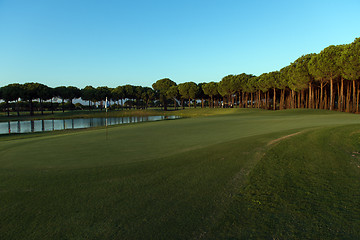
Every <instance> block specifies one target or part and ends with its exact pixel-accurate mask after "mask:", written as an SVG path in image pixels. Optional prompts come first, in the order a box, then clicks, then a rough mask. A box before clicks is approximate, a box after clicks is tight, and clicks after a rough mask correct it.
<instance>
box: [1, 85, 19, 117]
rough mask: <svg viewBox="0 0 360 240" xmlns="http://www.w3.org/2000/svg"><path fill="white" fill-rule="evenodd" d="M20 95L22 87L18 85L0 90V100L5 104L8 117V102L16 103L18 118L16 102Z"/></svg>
mask: <svg viewBox="0 0 360 240" xmlns="http://www.w3.org/2000/svg"><path fill="white" fill-rule="evenodd" d="M21 93H22V87H21V85H20V84H18V83H13V84H9V85H7V86H4V87H2V88H1V99H3V100H4V101H5V103H6V109H7V115H8V116H10V110H9V102H11V101H16V109H17V114H18V116H19V115H20V113H19V107H18V100H19V98H20V96H21Z"/></svg>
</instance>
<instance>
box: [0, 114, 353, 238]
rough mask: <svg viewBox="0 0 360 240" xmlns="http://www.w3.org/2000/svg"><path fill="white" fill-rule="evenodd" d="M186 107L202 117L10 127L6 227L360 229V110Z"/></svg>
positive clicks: (204, 232)
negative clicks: (69, 127)
mask: <svg viewBox="0 0 360 240" xmlns="http://www.w3.org/2000/svg"><path fill="white" fill-rule="evenodd" d="M182 111H189V112H188V113H186V114H187V116H192V117H193V118H185V119H178V120H171V121H161V122H148V123H140V124H130V125H122V126H115V127H111V128H109V129H108V138H107V140H106V130H105V129H94V130H79V131H65V132H57V133H45V134H26V135H23V136H15V137H14V136H3V137H1V138H0V216H1V218H0V235H1V236H2V238H4V239H46V238H48V239H192V238H193V239H199V238H204V239H273V238H275V239H314V238H315V239H316V238H323V239H324V238H327V239H334V238H337V239H357V238H359V237H360V232H359V230H358V228H357V226H359V223H360V222H359V219H360V217H359V216H360V214H359V213H360V212H359V209H360V208H359V207H358V206H359V205H360V204H359V203H360V190H359V189H360V188H359V187H360V168H359V165H360V161H359V159H360V155H359V156H358V154H357V153H353V152H358V151H359V150H360V149H359V148H360V142H359V137H360V125H357V124H359V123H360V116H358V115H354V114H344V113H337V112H329V111H316V110H287V111H276V112H274V111H262V110H246V109H244V110H238V109H223V110H214V111H212V110H209V109H207V110H205V111H204V110H201V109H196V110H192V112H191V111H190V110H182ZM202 111H203V112H202ZM176 115H178V114H176ZM205 115H212V116H208V117H204V116H205ZM298 132H301V133H300V134H298V135H294V136H291V137H288V138H284V139H281V140H279V141H273V140H274V139H278V138H281V137H283V136H286V135H289V134H293V133H298ZM272 141H273V142H272ZM269 143H271V144H269ZM359 152H360V151H359ZM353 155H354V156H353Z"/></svg>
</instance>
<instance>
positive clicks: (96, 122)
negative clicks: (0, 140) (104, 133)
mask: <svg viewBox="0 0 360 240" xmlns="http://www.w3.org/2000/svg"><path fill="white" fill-rule="evenodd" d="M177 118H180V117H179V116H146V117H118V118H77V119H59V120H54V119H52V120H31V121H9V122H0V134H10V133H29V132H44V131H55V130H64V129H78V128H91V127H99V126H110V125H116V124H126V123H137V122H148V121H159V120H164V119H177Z"/></svg>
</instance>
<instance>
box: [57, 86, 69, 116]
mask: <svg viewBox="0 0 360 240" xmlns="http://www.w3.org/2000/svg"><path fill="white" fill-rule="evenodd" d="M54 95H55V96H56V97H58V98H60V99H61V103H62V104H61V105H62V111H63V112H64V111H65V99H68V90H67V88H66V87H65V86H60V87H56V88H55V89H54Z"/></svg>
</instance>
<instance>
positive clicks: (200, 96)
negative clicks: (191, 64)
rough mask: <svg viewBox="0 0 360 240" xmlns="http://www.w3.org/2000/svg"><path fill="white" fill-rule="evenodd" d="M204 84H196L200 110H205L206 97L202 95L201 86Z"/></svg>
mask: <svg viewBox="0 0 360 240" xmlns="http://www.w3.org/2000/svg"><path fill="white" fill-rule="evenodd" d="M204 84H206V83H199V84H198V93H197V97H198V98H200V99H201V108H205V98H206V95H205V93H204V89H203V85H204Z"/></svg>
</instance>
